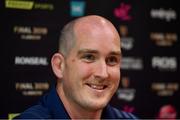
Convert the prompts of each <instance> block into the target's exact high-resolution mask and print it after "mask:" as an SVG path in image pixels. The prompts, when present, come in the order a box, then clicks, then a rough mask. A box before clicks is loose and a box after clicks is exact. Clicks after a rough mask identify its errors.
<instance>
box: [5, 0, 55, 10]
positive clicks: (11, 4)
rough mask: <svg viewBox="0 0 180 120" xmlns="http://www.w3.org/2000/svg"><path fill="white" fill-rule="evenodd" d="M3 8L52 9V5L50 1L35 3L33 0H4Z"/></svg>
mask: <svg viewBox="0 0 180 120" xmlns="http://www.w3.org/2000/svg"><path fill="white" fill-rule="evenodd" d="M5 8H11V9H22V10H32V9H41V10H53V9H54V5H53V4H50V3H36V2H34V1H25V0H6V1H5Z"/></svg>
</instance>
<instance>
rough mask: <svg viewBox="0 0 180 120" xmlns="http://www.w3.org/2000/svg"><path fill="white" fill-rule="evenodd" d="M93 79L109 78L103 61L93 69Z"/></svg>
mask: <svg viewBox="0 0 180 120" xmlns="http://www.w3.org/2000/svg"><path fill="white" fill-rule="evenodd" d="M94 75H95V77H98V78H101V79H105V78H107V77H108V76H109V74H108V66H107V64H106V62H105V61H101V62H98V63H97V66H96V68H95V73H94Z"/></svg>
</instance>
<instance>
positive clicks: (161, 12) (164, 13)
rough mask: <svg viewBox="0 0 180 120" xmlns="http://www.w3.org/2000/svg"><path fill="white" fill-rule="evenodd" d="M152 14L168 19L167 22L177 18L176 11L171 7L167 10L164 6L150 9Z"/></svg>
mask: <svg viewBox="0 0 180 120" xmlns="http://www.w3.org/2000/svg"><path fill="white" fill-rule="evenodd" d="M150 16H151V17H152V18H159V19H161V20H163V19H164V20H166V21H167V22H170V21H171V20H176V19H177V14H176V11H175V10H173V9H171V8H169V9H168V10H165V9H163V8H160V9H152V10H151V11H150Z"/></svg>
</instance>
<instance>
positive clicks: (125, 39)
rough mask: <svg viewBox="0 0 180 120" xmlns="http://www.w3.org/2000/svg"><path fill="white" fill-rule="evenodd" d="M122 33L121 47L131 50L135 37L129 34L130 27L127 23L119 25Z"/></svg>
mask: <svg viewBox="0 0 180 120" xmlns="http://www.w3.org/2000/svg"><path fill="white" fill-rule="evenodd" d="M119 31H120V35H121V47H122V49H125V50H131V49H132V48H133V42H134V39H133V38H132V37H129V36H128V28H127V26H126V25H121V26H120V27H119Z"/></svg>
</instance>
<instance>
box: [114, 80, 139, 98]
mask: <svg viewBox="0 0 180 120" xmlns="http://www.w3.org/2000/svg"><path fill="white" fill-rule="evenodd" d="M121 82H122V83H121V85H122V86H121V88H119V89H118V90H117V92H116V93H117V98H118V99H121V100H125V101H132V100H133V99H134V97H135V93H136V90H135V89H134V88H130V87H129V85H130V80H129V78H128V77H122V80H121Z"/></svg>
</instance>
